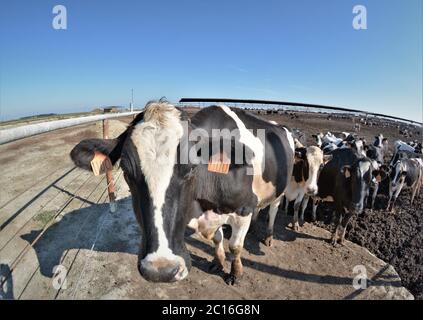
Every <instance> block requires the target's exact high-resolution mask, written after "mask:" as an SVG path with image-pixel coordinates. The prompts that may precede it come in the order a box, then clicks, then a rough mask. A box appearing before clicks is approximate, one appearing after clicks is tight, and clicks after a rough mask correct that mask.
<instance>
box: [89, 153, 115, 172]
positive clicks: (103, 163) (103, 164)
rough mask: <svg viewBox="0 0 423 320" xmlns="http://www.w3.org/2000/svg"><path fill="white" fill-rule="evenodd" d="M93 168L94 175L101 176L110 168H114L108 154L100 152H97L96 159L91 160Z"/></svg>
mask: <svg viewBox="0 0 423 320" xmlns="http://www.w3.org/2000/svg"><path fill="white" fill-rule="evenodd" d="M91 168H92V169H93V173H94V175H95V176H99V175H101V174H104V173H106V171H108V170H112V169H113V165H112V162H111V161H110V159H109V157H108V156H106V155H104V154H102V153H100V152H95V154H94V159H92V160H91Z"/></svg>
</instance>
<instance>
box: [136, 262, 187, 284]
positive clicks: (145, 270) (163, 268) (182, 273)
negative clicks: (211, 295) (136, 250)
mask: <svg viewBox="0 0 423 320" xmlns="http://www.w3.org/2000/svg"><path fill="white" fill-rule="evenodd" d="M182 261H183V260H182ZM139 271H140V273H141V275H142V276H143V277H144V278H145V279H146V280H148V281H152V282H174V281H179V280H182V279H184V278H185V277H186V276H187V275H188V269H187V268H186V267H185V263H183V262H181V261H179V260H173V259H166V258H156V259H148V258H147V259H143V260H141V262H140V264H139Z"/></svg>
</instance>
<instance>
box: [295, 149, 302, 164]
mask: <svg viewBox="0 0 423 320" xmlns="http://www.w3.org/2000/svg"><path fill="white" fill-rule="evenodd" d="M294 159H295V163H297V162H298V161H301V160H302V157H301V152H299V151H295V155H294Z"/></svg>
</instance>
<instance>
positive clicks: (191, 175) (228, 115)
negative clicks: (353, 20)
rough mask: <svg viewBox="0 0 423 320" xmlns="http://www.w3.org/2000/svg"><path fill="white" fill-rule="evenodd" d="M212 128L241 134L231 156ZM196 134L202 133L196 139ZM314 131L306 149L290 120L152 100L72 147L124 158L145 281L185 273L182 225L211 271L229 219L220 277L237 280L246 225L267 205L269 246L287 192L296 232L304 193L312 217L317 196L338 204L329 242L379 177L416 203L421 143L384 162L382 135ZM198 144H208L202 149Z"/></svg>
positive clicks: (87, 154)
mask: <svg viewBox="0 0 423 320" xmlns="http://www.w3.org/2000/svg"><path fill="white" fill-rule="evenodd" d="M185 128H187V129H185ZM216 130H221V131H222V130H229V131H234V130H236V131H237V132H238V135H237V136H236V137H235V138H233V137H232V138H230V141H229V143H230V145H231V149H230V153H231V154H224V153H225V151H224V150H222V149H219V148H218V150H216V149H215V148H211V149H210V148H206V149H203V148H202V147H203V146H204V145H209V144H210V143H212V142H215V140H216V135H215V131H216ZM259 130H262V131H264V132H265V134H264V139H259V136H258V131H259ZM194 132H196V133H198V132H202V134H200V135H198V134H196V135H194V136H195V138H194V139H193V138H192V134H193V133H194ZM187 136H189V139H188V138H187ZM313 137H314V138H315V141H316V145H315V146H304V145H302V144H301V143H300V142H299V140H298V139H296V138H295V137H293V134H292V132H291V130H290V129H288V128H287V127H285V126H283V125H280V124H277V123H276V122H273V121H267V120H265V119H262V118H260V117H258V116H256V115H253V114H252V113H249V112H246V111H245V110H241V109H237V108H230V107H227V106H224V105H219V106H210V107H207V108H203V109H201V110H200V111H198V112H197V113H196V114H195V115H194V116H193V117H192V118H190V117H188V115H187V113H186V112H185V111H184V110H183V109H182V108H176V107H174V106H173V105H171V104H169V103H168V102H166V101H155V102H150V103H148V104H147V105H146V107H145V109H144V111H143V112H142V113H140V114H138V115H137V117H136V118H135V119H134V120H133V121H132V122H131V124H130V125H129V126H128V128H127V130H126V131H125V132H123V133H122V134H121V135H120V136H119V137H117V138H116V139H107V140H106V139H88V140H83V141H81V142H80V143H79V144H78V145H76V146H75V147H74V148H73V150H72V151H71V158H72V160H73V161H74V163H75V164H76V165H77V166H78V167H81V168H84V169H87V170H91V162H92V161H93V159H95V158H96V157H97V158H104V157H105V156H106V157H107V158H108V159H109V160H110V161H111V163H112V164H115V163H116V162H117V161H118V160H119V159H120V166H121V168H122V170H123V173H124V177H125V180H126V182H127V184H128V186H129V188H130V191H131V194H132V201H133V208H134V212H135V215H136V218H137V221H138V223H139V225H140V228H141V234H142V241H141V245H140V253H139V263H138V267H139V270H140V272H141V274H142V275H143V276H144V277H145V278H146V279H147V280H150V281H160V282H170V281H177V280H181V279H184V278H185V277H186V276H187V275H188V272H189V269H190V267H191V260H190V255H189V252H188V250H187V248H186V245H185V239H184V237H185V229H186V226H189V227H190V228H193V229H195V230H196V231H197V232H199V233H200V234H201V235H203V236H204V237H205V238H207V239H209V240H212V241H213V243H214V246H215V259H214V261H213V263H212V268H211V270H215V271H223V270H224V264H225V259H226V257H225V250H224V247H223V240H224V237H223V230H222V226H223V225H225V224H227V225H230V226H231V229H232V233H231V236H230V239H229V249H230V251H231V253H232V255H233V259H232V264H231V270H230V273H229V274H227V275H226V278H225V281H226V283H228V284H234V283H235V282H236V281H237V280H238V279H239V278H240V276H241V275H242V273H243V266H242V263H241V253H242V249H243V246H244V239H245V236H246V234H247V232H248V230H249V228H250V225H251V226H255V225H256V223H257V217H258V215H259V213H260V211H262V209H264V208H266V207H268V206H269V219H268V226H267V231H266V238H265V240H264V241H265V244H266V245H271V243H272V238H273V225H274V221H275V217H276V213H277V212H278V207H279V205H280V203H281V202H282V200H283V198H284V197H285V198H286V201H285V203H286V206H287V205H288V203H289V202H290V201H295V202H294V216H293V228H294V229H295V230H298V229H299V223H298V220H299V219H298V213H299V211H300V207H301V216H302V219H303V215H304V210H305V208H306V206H307V204H308V202H309V200H310V199H311V200H312V204H313V218H314V219H315V218H316V208H317V206H318V205H319V203H320V202H323V201H330V202H334V211H335V213H336V217H337V226H336V229H335V232H334V233H333V235H332V243H333V244H334V245H335V244H337V243H342V242H343V240H344V237H345V230H346V226H347V224H348V221H349V219H350V218H351V216H352V215H354V214H359V213H361V212H362V211H363V210H364V209H365V208H366V207H367V206H368V205H369V206H370V207H373V205H374V201H375V198H376V195H377V193H378V189H379V185H380V183H381V181H383V180H384V179H389V180H390V182H389V186H390V187H389V204H388V207H389V208H388V209H393V206H394V204H395V200H396V198H397V197H398V195H399V193H400V192H401V190H402V189H403V187H404V186H406V185H407V186H409V187H411V188H412V200H413V199H414V197H415V195H416V193H417V192H419V189H420V187H421V185H422V183H423V160H422V159H423V155H422V153H421V152H422V145H421V142H419V143H416V144H407V143H404V142H402V141H397V142H395V152H394V155H393V156H392V158H391V159H390V161H386V160H385V159H386V158H387V156H388V155H387V150H388V149H387V148H388V141H387V139H385V138H384V137H383V136H382V135H379V136H377V137H375V141H374V142H373V143H370V144H369V143H367V142H366V141H365V140H364V139H362V138H359V137H358V136H357V135H356V134H353V133H347V132H344V133H343V134H342V136H340V137H336V136H335V135H333V134H332V133H330V132H328V133H326V134H324V135H323V134H321V133H319V134H316V135H315V136H313ZM217 139H218V143H219V147H220V144H221V143H223V145H224V144H225V139H226V138H223V137H217ZM239 146H241V147H242V148H244V149H245V150H248V151H249V152H245V155H244V158H243V162H242V163H238V162H237V163H235V162H233V154H232V151H233V150H235V149H237V147H239ZM192 150H194V153H195V152H196V153H197V155H199V156H200V157H202V158H203V159H204V158H205V159H206V161H205V162H204V161H203V162H201V161H200V162H192V161H188V162H185V161H182V158H183V156H182V155H184V154H187V153H189V152H192ZM203 150H208V151H207V152H206V154H202V152H203ZM216 156H217V158H216ZM107 158H106V159H107ZM225 158H227V159H229V161H230V164H229V166H228V167H225V166H217V167H219V168H226V170H221V171H219V170H215V168H216V167H215V166H211V163H210V162H211V161H212V160H211V159H225ZM213 161H214V160H213ZM210 168H214V169H213V170H211V169H210ZM368 202H369V203H368Z"/></svg>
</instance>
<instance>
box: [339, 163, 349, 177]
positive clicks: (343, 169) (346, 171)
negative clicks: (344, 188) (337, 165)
mask: <svg viewBox="0 0 423 320" xmlns="http://www.w3.org/2000/svg"><path fill="white" fill-rule="evenodd" d="M341 173H342V174H343V175H344V176H345V178H349V177H351V167H350V166H343V167H342V169H341Z"/></svg>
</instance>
